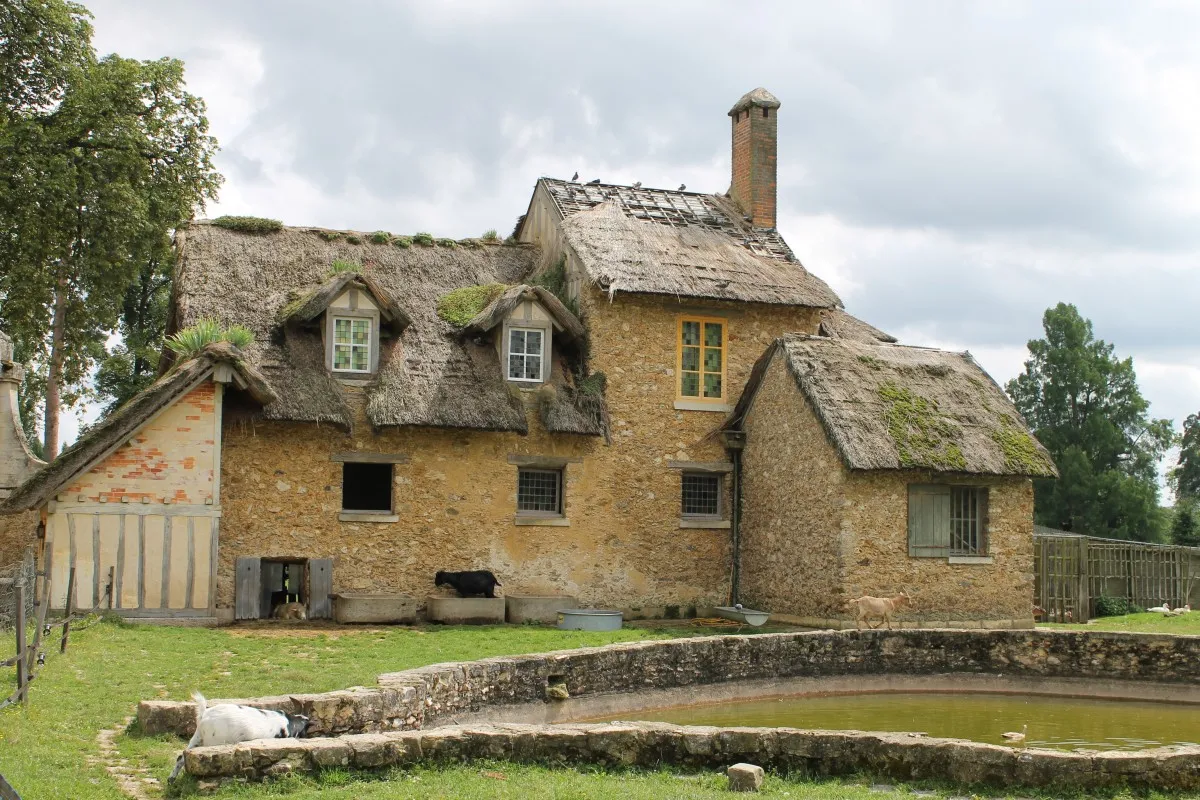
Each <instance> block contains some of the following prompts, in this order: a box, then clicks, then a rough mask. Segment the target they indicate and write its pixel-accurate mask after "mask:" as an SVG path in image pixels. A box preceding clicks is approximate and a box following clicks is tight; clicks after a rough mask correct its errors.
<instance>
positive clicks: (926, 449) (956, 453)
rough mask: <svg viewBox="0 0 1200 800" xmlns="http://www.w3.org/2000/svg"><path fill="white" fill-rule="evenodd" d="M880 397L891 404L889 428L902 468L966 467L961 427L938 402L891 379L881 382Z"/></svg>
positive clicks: (948, 468) (888, 416)
mask: <svg viewBox="0 0 1200 800" xmlns="http://www.w3.org/2000/svg"><path fill="white" fill-rule="evenodd" d="M879 396H880V397H881V398H882V399H883V400H884V402H885V403H887V412H886V417H885V419H886V422H887V431H888V434H889V435H890V436H891V437H892V441H894V442H895V443H896V452H897V455H898V456H899V459H900V465H901V466H902V467H921V466H929V465H935V466H936V467H937V468H938V469H944V470H963V469H966V466H967V460H966V458H965V457H964V456H963V452H962V449H961V448H960V447H959V446H958V444H957V441H956V440H957V438H958V434H959V431H958V426H957V425H956V424H955V423H954V420H952V419H951V418H950V417H948V416H946V415H945V414H942V413H941V412H940V411H938V408H937V404H936V403H932V402H930V401H929V400H926V399H925V398H924V397H921V396H920V395H918V394H914V393H913V392H912V391H911V390H909V389H908V388H906V387H903V386H898V385H897V384H895V383H892V382H891V381H888V382H886V383H882V384H880V386H879Z"/></svg>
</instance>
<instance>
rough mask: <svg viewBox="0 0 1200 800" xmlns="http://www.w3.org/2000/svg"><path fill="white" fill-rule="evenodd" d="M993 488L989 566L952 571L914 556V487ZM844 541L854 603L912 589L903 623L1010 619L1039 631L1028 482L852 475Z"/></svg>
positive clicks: (922, 475) (990, 490) (848, 587)
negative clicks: (910, 539)
mask: <svg viewBox="0 0 1200 800" xmlns="http://www.w3.org/2000/svg"><path fill="white" fill-rule="evenodd" d="M910 483H960V484H966V485H971V486H987V487H988V530H987V541H988V554H987V557H988V558H989V559H990V563H975V564H952V563H948V559H946V558H911V557H909V555H908V485H909V484H910ZM844 491H845V497H846V507H845V516H844V522H843V525H842V530H841V536H842V540H843V543H844V546H845V547H846V549H847V558H846V559H845V562H844V563H845V571H844V575H845V581H846V583H845V587H846V593H847V596H849V597H859V596H861V595H864V594H871V595H877V596H879V595H886V594H892V593H895V592H899V591H901V590H906V591H908V592H909V593H910V594H912V596H913V600H914V607H913V608H912V609H911V610H910V611H909V612H908V613H906V614H905V615H903V616H904V618H906V619H911V618H916V619H921V620H932V621H935V622H936V623H937V624H941V625H947V624H954V625H959V624H963V623H968V622H975V623H980V622H990V623H992V624H994V623H995V622H998V621H1003V620H1012V621H1014V622H1016V623H1023V624H1027V625H1030V626H1032V624H1033V611H1032V609H1033V486H1032V483H1031V482H1030V481H1029V480H1028V479H1026V478H989V479H979V478H974V479H966V478H949V479H948V478H946V477H945V476H941V475H935V474H929V473H920V472H891V473H887V472H876V473H851V474H850V475H849V479H848V480H847V482H846V485H845V488H844Z"/></svg>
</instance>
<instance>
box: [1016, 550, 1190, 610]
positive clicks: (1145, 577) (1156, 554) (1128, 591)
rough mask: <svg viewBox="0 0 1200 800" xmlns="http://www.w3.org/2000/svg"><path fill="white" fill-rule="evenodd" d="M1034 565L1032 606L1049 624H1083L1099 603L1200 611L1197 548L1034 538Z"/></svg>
mask: <svg viewBox="0 0 1200 800" xmlns="http://www.w3.org/2000/svg"><path fill="white" fill-rule="evenodd" d="M1033 564H1034V576H1035V579H1034V603H1035V604H1036V605H1038V606H1041V607H1042V609H1044V610H1045V612H1046V613H1045V617H1044V619H1046V620H1048V621H1053V622H1061V621H1065V620H1067V619H1068V618H1070V619H1071V620H1072V621H1074V622H1086V621H1087V620H1088V619H1089V618H1090V617H1093V616H1095V614H1096V601H1097V600H1099V599H1100V598H1101V597H1115V598H1120V599H1123V600H1127V601H1129V602H1130V603H1132V604H1134V605H1139V606H1142V607H1143V608H1151V607H1153V606H1160V605H1162V604H1163V603H1164V602H1166V603H1168V604H1170V606H1171V608H1175V607H1177V606H1182V605H1184V604H1185V603H1192V604H1193V605H1197V606H1200V547H1178V546H1175V545H1164V544H1147V543H1145V542H1130V541H1123V540H1120V539H1097V538H1095V537H1092V536H1078V535H1070V534H1045V533H1035V534H1034V537H1033Z"/></svg>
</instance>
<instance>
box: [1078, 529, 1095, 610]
mask: <svg viewBox="0 0 1200 800" xmlns="http://www.w3.org/2000/svg"><path fill="white" fill-rule="evenodd" d="M1088 572H1089V566H1088V540H1087V537H1086V536H1080V537H1079V603H1078V604H1077V606H1076V611H1075V615H1076V616H1075V622H1076V623H1084V622H1087V621H1088V617H1090V616H1091V613H1092V599H1091V597H1090V594H1091V592H1090V591H1089V589H1088Z"/></svg>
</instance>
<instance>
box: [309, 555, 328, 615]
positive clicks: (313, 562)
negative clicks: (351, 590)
mask: <svg viewBox="0 0 1200 800" xmlns="http://www.w3.org/2000/svg"><path fill="white" fill-rule="evenodd" d="M332 594H333V559H332V558H310V559H309V560H308V618H309V619H329V618H330V617H332V616H333V598H332V597H331V595H332Z"/></svg>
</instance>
